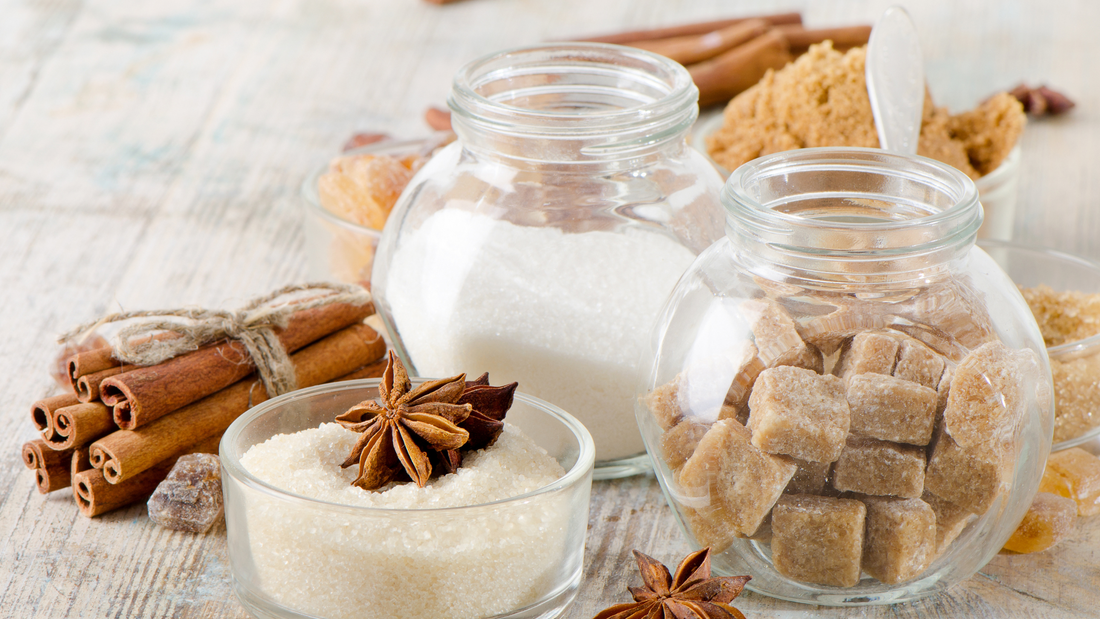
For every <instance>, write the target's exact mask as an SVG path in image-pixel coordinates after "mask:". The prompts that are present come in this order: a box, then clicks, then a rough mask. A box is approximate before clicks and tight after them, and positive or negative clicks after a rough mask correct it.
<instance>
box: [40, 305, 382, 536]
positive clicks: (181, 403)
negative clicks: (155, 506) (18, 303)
mask: <svg viewBox="0 0 1100 619" xmlns="http://www.w3.org/2000/svg"><path fill="white" fill-rule="evenodd" d="M373 313H374V306H373V304H372V303H370V302H367V303H364V304H362V305H353V304H350V303H332V304H329V305H323V306H321V307H314V308H312V309H306V310H301V311H298V312H295V313H294V314H292V315H291V316H290V318H289V320H288V323H287V325H286V326H285V327H283V328H281V329H278V328H277V329H275V330H274V333H275V335H276V337H277V338H278V340H279V341H280V343H281V344H282V345H283V347H284V348H285V349H286V352H287V353H288V354H289V359H290V363H291V364H292V365H293V369H294V374H295V377H296V379H297V385H298V387H299V388H301V387H309V386H313V385H318V384H321V383H326V382H335V381H340V380H351V379H355V378H368V377H376V376H381V374H382V370H383V369H384V365H385V364H384V355H385V351H386V344H385V341H384V340H383V339H382V337H381V336H380V335H379V334H378V333H377V332H376V331H375V330H374V329H372V328H370V327H369V326H367V325H365V324H363V320H364V319H365V318H366V317H368V316H369V315H371V314H373ZM168 337H171V336H168ZM254 370H255V366H254V364H253V363H252V360H251V358H250V357H249V355H248V353H247V352H245V349H244V346H243V345H242V344H241V343H240V342H237V341H231V340H226V341H221V342H216V343H214V344H211V345H209V346H205V347H203V348H199V349H198V350H195V351H193V352H189V353H187V354H183V355H180V356H177V357H174V358H172V359H169V360H167V361H165V362H163V363H160V364H157V365H152V366H147V367H136V366H127V365H123V364H122V363H121V362H119V361H118V360H117V359H115V357H114V353H113V351H112V350H111V348H109V347H103V348H97V349H93V350H90V351H84V352H78V353H76V354H74V355H73V356H72V357H71V358H70V359H69V361H68V380H69V383H70V388H71V389H70V392H68V393H64V394H61V395H56V396H53V397H49V398H45V399H42V400H39V401H38V402H35V403H34V405H33V406H32V407H31V420H32V422H33V423H34V425H35V427H36V428H37V429H38V430H39V432H40V434H41V438H38V439H35V440H33V441H30V442H28V443H26V444H24V445H23V449H22V457H23V462H24V464H26V466H27V468H30V469H32V470H34V472H35V483H36V485H37V486H38V490H39V492H42V493H47V492H53V491H55V490H60V489H63V488H69V487H71V488H72V492H73V496H74V498H75V499H76V504H77V507H78V509H79V510H80V513H82V514H84V515H85V516H89V517H91V516H98V515H100V514H103V513H106V512H108V511H111V510H113V509H117V508H119V507H124V506H126V505H129V504H132V503H135V502H138V501H141V500H143V499H144V498H146V497H147V496H149V494H151V493H152V492H153V490H154V489H155V488H156V486H157V484H159V483H160V482H161V481H162V480H163V479H164V478H165V477H166V476H167V474H168V472H169V471H170V470H171V468H172V465H173V464H174V463H175V461H176V460H177V459H178V458H179V457H180V456H182V455H185V454H189V453H199V452H202V453H217V451H218V441H219V440H220V439H221V436H222V434H223V433H224V432H225V430H226V429H227V428H228V427H229V425H230V424H231V423H232V422H233V420H235V419H236V418H237V417H238V416H240V415H241V414H242V413H244V412H245V411H246V410H248V409H249V408H250V407H251V406H254V405H256V404H258V403H260V402H262V401H264V400H266V399H268V397H269V396H268V394H267V392H266V391H265V389H264V388H263V387H262V386H261V385H260V383H259V382H258V380H257V378H256V375H255V374H254Z"/></svg>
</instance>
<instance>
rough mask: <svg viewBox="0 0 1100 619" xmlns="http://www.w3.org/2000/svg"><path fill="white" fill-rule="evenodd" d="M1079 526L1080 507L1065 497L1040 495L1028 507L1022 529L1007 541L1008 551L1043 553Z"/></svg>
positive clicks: (1017, 529)
mask: <svg viewBox="0 0 1100 619" xmlns="http://www.w3.org/2000/svg"><path fill="white" fill-rule="evenodd" d="M1076 524H1077V504H1076V503H1074V502H1073V501H1072V500H1070V499H1067V498H1066V497H1064V496H1060V495H1057V494H1051V493H1049V492H1040V493H1038V494H1036V495H1035V499H1034V500H1033V501H1032V502H1031V507H1029V508H1027V513H1026V514H1024V519H1023V520H1022V521H1021V522H1020V526H1018V527H1016V530H1015V531H1014V532H1013V533H1012V537H1010V538H1008V541H1007V542H1005V550H1011V551H1012V552H1021V553H1027V552H1039V551H1041V550H1046V549H1047V548H1050V547H1051V546H1053V545H1055V544H1057V543H1058V542H1060V541H1062V540H1063V539H1065V538H1066V537H1068V536H1069V534H1070V533H1072V532H1073V528H1074V527H1075V526H1076Z"/></svg>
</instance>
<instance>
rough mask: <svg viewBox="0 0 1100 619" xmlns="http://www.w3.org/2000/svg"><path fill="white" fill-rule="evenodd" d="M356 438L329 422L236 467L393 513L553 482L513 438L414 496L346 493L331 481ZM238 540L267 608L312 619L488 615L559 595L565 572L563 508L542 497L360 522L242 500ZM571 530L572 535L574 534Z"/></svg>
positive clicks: (552, 465)
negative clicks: (271, 603)
mask: <svg viewBox="0 0 1100 619" xmlns="http://www.w3.org/2000/svg"><path fill="white" fill-rule="evenodd" d="M357 436H358V435H357V434H355V433H353V432H350V431H348V430H345V429H344V428H342V427H340V426H339V425H337V424H334V423H327V424H322V425H321V427H319V428H316V429H310V430H304V431H301V432H297V433H295V434H290V435H278V436H274V437H272V438H271V439H269V440H268V441H266V442H264V443H262V444H259V445H255V446H253V447H252V448H251V449H249V450H248V452H247V453H245V455H244V456H243V457H242V458H241V464H242V466H243V467H244V468H245V469H246V470H248V471H249V472H250V473H252V474H253V475H255V476H256V477H258V478H259V479H261V480H263V481H265V482H267V483H269V484H271V485H273V486H276V487H278V488H281V489H283V490H286V491H288V492H292V493H294V494H300V495H303V496H308V497H310V498H315V499H319V500H322V501H327V502H330V503H341V504H345V505H353V506H358V507H370V508H387V509H393V510H410V509H412V510H424V509H429V508H444V507H461V506H466V505H481V504H483V503H487V502H492V501H499V500H501V499H506V498H509V497H513V496H517V495H520V494H524V493H527V492H530V491H532V490H537V489H538V488H541V487H544V486H546V485H548V484H550V483H552V482H553V481H554V480H556V479H559V478H560V477H561V476H562V475H563V474H564V471H563V470H562V468H561V466H560V465H559V464H558V462H557V461H556V460H554V458H552V457H551V456H549V455H548V454H547V453H546V452H545V451H544V450H542V448H540V447H539V446H538V445H536V444H535V443H534V442H533V441H532V440H531V439H530V438H528V437H527V436H525V435H524V434H523V433H522V432H520V431H519V430H518V429H516V428H515V427H514V426H511V425H507V424H506V425H505V430H504V432H503V433H502V434H501V436H500V438H499V439H498V440H497V442H496V443H495V444H494V445H493V446H492V447H489V448H487V449H483V450H480V451H477V452H472V453H469V454H467V455H466V456H465V459H464V460H463V466H462V468H460V469H459V470H458V472H456V473H454V474H451V475H444V476H441V477H437V478H434V479H432V480H431V482H429V484H428V485H427V486H426V487H424V488H417V487H416V485H415V484H398V485H393V486H391V487H389V488H388V489H386V490H384V491H381V492H368V491H364V490H361V489H359V488H356V487H354V486H351V481H352V480H354V479H355V476H356V474H357V471H358V465H355V466H351V467H348V468H347V469H341V468H340V464H341V463H342V462H343V461H344V459H345V458H346V457H347V455H348V453H350V451H351V448H352V446H353V444H354V443H355V439H356V437H357ZM246 492H247V495H246V513H247V521H248V525H247V526H248V531H247V539H248V543H249V545H250V549H251V553H252V561H253V563H254V564H255V568H256V573H257V576H258V579H259V582H260V588H261V589H262V590H263V592H264V593H266V594H267V595H270V596H271V597H272V598H274V599H275V600H276V601H278V602H279V603H280V604H283V605H285V606H288V607H291V608H295V609H299V610H301V611H305V612H308V613H309V614H311V615H317V616H323V617H334V618H340V617H386V618H390V617H448V618H452V617H453V618H464V617H469V618H474V617H485V616H490V615H496V614H500V613H503V612H507V611H509V610H514V609H517V608H521V607H523V606H526V605H529V604H531V603H533V602H535V601H537V600H539V599H540V598H541V597H543V596H545V595H547V594H548V593H549V592H550V591H551V590H552V589H553V588H554V587H555V586H557V585H558V584H560V583H561V579H562V576H561V570H562V566H563V565H564V564H566V563H569V562H570V561H569V559H568V558H567V557H568V555H569V552H570V549H569V547H568V546H569V544H568V543H567V540H568V538H569V536H568V535H567V532H568V529H569V521H570V519H571V518H574V517H575V515H574V514H573V513H572V512H573V511H574V510H573V509H572V508H573V504H572V502H571V497H570V496H566V495H563V494H562V493H544V494H541V495H537V496H536V497H533V498H532V499H530V500H529V501H523V502H517V503H508V504H506V505H505V506H502V505H500V504H497V505H485V506H483V507H469V508H466V509H462V510H439V511H423V512H419V513H418V512H415V511H413V512H410V511H396V512H388V511H384V510H382V509H379V510H378V511H373V510H372V511H370V512H366V513H364V512H362V511H359V510H352V509H347V508H340V507H332V506H316V507H315V506H312V505H310V504H308V503H306V502H287V501H282V500H279V499H275V498H271V497H270V496H268V495H266V494H264V493H260V492H255V491H246ZM581 526H582V527H583V525H581Z"/></svg>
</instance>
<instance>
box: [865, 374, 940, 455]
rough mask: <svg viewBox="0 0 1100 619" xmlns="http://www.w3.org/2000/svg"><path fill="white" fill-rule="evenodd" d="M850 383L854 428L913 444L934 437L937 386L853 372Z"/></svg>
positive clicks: (923, 443) (924, 442) (871, 434)
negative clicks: (932, 386)
mask: <svg viewBox="0 0 1100 619" xmlns="http://www.w3.org/2000/svg"><path fill="white" fill-rule="evenodd" d="M847 386H848V390H847V397H848V408H849V410H850V412H851V416H852V423H851V428H850V431H851V432H853V433H855V434H859V435H861V436H870V437H872V438H877V439H882V440H884V441H893V442H895V443H908V444H910V445H927V444H928V441H930V440H932V430H933V429H934V428H935V423H936V391H935V390H934V389H929V388H928V387H924V386H922V385H918V384H917V383H914V382H910V381H907V380H902V379H900V378H895V377H893V376H884V375H882V374H853V375H851V376H849V377H848V385H847Z"/></svg>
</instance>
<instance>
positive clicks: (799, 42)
mask: <svg viewBox="0 0 1100 619" xmlns="http://www.w3.org/2000/svg"><path fill="white" fill-rule="evenodd" d="M777 30H779V33H780V34H782V35H783V36H784V37H786V38H787V43H788V44H789V45H790V47H791V54H793V55H795V56H798V55H799V54H804V53H806V50H808V49H810V46H811V45H814V44H817V43H821V42H822V41H826V40H828V41H832V42H833V49H837V50H840V51H842V52H843V51H846V50H849V49H851V48H853V47H859V46H860V45H866V44H867V41H869V40H870V38H871V26H869V25H857V26H841V27H837V28H814V29H807V28H805V27H804V26H802V25H798V24H791V25H785V26H780V27H778V28H777Z"/></svg>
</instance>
